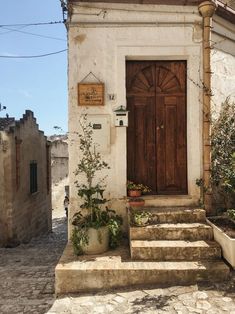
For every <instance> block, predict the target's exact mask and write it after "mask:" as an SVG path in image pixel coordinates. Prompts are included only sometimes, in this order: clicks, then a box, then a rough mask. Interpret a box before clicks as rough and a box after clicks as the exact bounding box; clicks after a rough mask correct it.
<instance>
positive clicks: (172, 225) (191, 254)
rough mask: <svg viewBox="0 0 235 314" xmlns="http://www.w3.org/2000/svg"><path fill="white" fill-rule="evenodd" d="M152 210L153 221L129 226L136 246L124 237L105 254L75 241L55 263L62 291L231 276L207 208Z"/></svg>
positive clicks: (58, 290)
mask: <svg viewBox="0 0 235 314" xmlns="http://www.w3.org/2000/svg"><path fill="white" fill-rule="evenodd" d="M146 210H149V211H151V212H152V215H153V216H152V217H153V218H152V223H151V225H149V226H144V227H135V226H130V227H129V244H130V249H129V245H128V244H127V243H125V242H124V243H123V245H121V246H120V247H118V248H117V249H116V250H110V251H108V252H105V253H104V254H101V255H81V256H75V255H74V252H73V248H72V245H71V243H70V242H69V243H68V244H67V246H66V249H65V251H64V253H63V255H62V257H61V259H60V261H59V263H58V264H57V266H56V269H55V288H56V294H57V295H58V294H66V293H77V292H88V291H96V290H101V291H104V290H109V289H114V288H115V289H116V288H127V287H128V288H136V287H144V286H145V287H148V286H155V287H157V286H158V287H159V286H160V287H163V286H166V285H168V286H169V285H171V286H177V285H189V284H195V283H196V282H199V281H208V280H212V281H223V280H226V279H227V277H228V275H229V267H228V266H227V265H226V264H225V263H224V262H223V260H222V259H221V249H220V247H219V245H218V244H217V243H216V242H214V241H213V232H212V228H211V227H210V226H209V225H207V224H206V220H205V211H204V210H201V209H188V210H187V209H185V208H174V209H172V208H146ZM128 217H129V215H128Z"/></svg>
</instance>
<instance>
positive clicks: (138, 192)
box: [128, 190, 141, 197]
mask: <svg viewBox="0 0 235 314" xmlns="http://www.w3.org/2000/svg"><path fill="white" fill-rule="evenodd" d="M128 196H130V197H139V196H141V190H128Z"/></svg>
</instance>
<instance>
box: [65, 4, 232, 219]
mask: <svg viewBox="0 0 235 314" xmlns="http://www.w3.org/2000/svg"><path fill="white" fill-rule="evenodd" d="M202 2H203V1H197V0H195V1H194V0H189V1H180V0H179V1H177V0H175V1H160V0H152V1H144V0H143V1H141V0H136V1H131V0H130V1H129V0H117V1H108V0H103V1H99V0H87V1H82V0H81V1H78V0H71V1H68V4H69V6H68V20H67V28H68V41H69V52H68V64H69V69H68V75H69V79H68V84H69V143H70V144H69V156H70V161H69V174H70V178H69V179H70V213H71V215H73V213H74V212H76V211H77V209H78V198H77V193H76V187H75V185H74V184H73V183H74V182H75V181H76V178H75V176H74V172H75V169H76V166H77V163H78V161H79V140H78V136H77V133H79V131H80V130H79V123H78V121H79V119H80V117H81V116H82V115H83V114H84V113H86V114H88V117H89V118H90V121H92V123H93V124H94V125H97V124H99V125H102V126H104V125H106V124H107V125H108V128H106V127H101V128H100V129H99V130H94V133H95V136H96V137H97V138H100V139H101V138H102V139H103V140H102V141H101V142H102V143H104V142H105V145H104V149H103V150H102V155H103V157H104V159H105V160H106V161H107V162H108V164H109V166H110V169H109V170H107V171H106V172H105V175H107V190H106V194H107V195H106V197H107V199H109V200H110V206H111V207H112V208H114V209H115V210H117V212H119V213H121V214H122V215H123V217H125V213H126V196H127V194H126V182H127V180H128V179H132V178H131V177H130V174H131V175H132V176H133V178H138V181H139V182H141V183H144V184H147V185H148V183H149V182H150V184H152V181H151V180H152V177H153V175H155V174H156V178H154V180H155V179H156V180H155V181H156V182H155V183H153V184H152V185H153V188H152V191H153V193H152V195H148V196H145V204H146V205H147V206H197V205H198V203H199V200H200V197H201V195H200V189H199V188H198V186H197V185H196V180H197V179H199V178H202V177H203V176H204V172H205V171H207V174H206V175H207V179H208V177H209V174H208V172H209V167H208V158H209V151H208V149H207V147H206V146H208V144H207V137H208V136H209V132H208V130H209V126H208V125H209V121H208V117H206V114H205V108H206V103H205V98H209V97H210V96H209V95H208V93H206V92H205V87H204V85H203V83H202V82H203V80H204V76H205V75H206V76H207V78H208V76H209V81H210V82H211V83H212V90H213V86H214V87H215V88H214V89H215V90H216V92H215V95H214V97H215V98H216V102H217V103H220V102H222V101H224V99H225V98H224V95H233V97H234V69H235V67H234V60H235V57H234V51H235V44H234V36H235V25H234V22H235V19H234V17H235V11H234V9H233V8H230V7H228V6H226V5H223V3H222V2H221V1H217V4H218V6H217V9H216V10H215V14H214V15H213V13H214V12H213V13H212V14H211V16H212V15H213V18H212V19H213V28H210V27H204V26H203V25H204V22H205V20H206V19H207V14H208V12H206V11H204V12H203V14H204V16H201V14H200V12H199V11H200V10H201V9H199V7H198V6H200V5H201V3H202ZM208 4H209V6H210V5H211V4H212V7H213V10H214V9H215V6H216V5H215V3H214V2H213V1H205V6H207V5H208ZM201 13H202V10H201ZM211 16H210V17H209V18H211ZM206 29H207V30H208V29H212V34H210V36H212V38H211V37H210V38H211V39H212V41H211V42H210V45H211V47H210V48H214V49H212V50H211V52H209V51H210V49H206V47H205V40H206V39H205V37H203V34H204V33H205V32H206ZM206 44H207V43H206ZM208 52H209V53H208ZM205 55H207V58H208V56H209V58H210V59H211V63H210V62H209V63H210V66H211V67H212V69H213V72H214V73H211V69H210V68H209V69H206V67H205V64H204V63H203V60H205V59H206V57H205ZM224 57H225V59H226V61H225V62H223V63H220V62H219V60H220V58H222V59H223V58H224ZM216 63H217V65H216ZM89 73H90V75H89ZM92 74H94V75H92ZM157 80H158V84H157V86H154V87H153V85H154V84H155V83H156V81H157ZM81 82H82V83H90V84H91V83H94V84H95V83H97V82H98V83H99V82H102V83H104V86H105V92H104V105H101V106H87V107H85V106H82V105H81V104H80V103H79V96H78V85H79V84H80V83H81ZM151 84H152V85H151ZM171 84H172V85H171ZM151 88H153V89H151ZM222 89H223V91H222ZM151 97H152V98H151ZM154 97H155V98H154ZM164 97H165V98H164ZM177 97H178V98H177ZM134 98H135V99H134ZM163 98H164V99H165V100H164V104H165V108H164V110H165V111H161V110H162V109H161V108H163V107H161V106H160V105H158V104H159V103H160V102H157V101H156V107H151V106H152V101H155V100H156V99H163ZM133 99H134V100H133ZM147 99H148V100H147ZM132 101H134V103H132ZM180 103H181V105H182V107H181V109H182V108H183V109H182V110H183V111H182V112H181V111H178V108H180V107H179V106H180V105H179V104H180ZM146 104H149V105H148V107H149V108H150V107H151V108H153V111H152V112H150V111H149V110H148V109H147V105H146ZM177 104H178V105H179V106H178V105H177ZM120 106H123V107H127V109H128V110H129V126H128V127H116V126H115V110H116V109H117V108H118V107H120ZM159 106H160V107H159ZM133 108H134V109H133ZM181 109H179V110H181ZM151 110H152V109H151ZM154 110H160V111H158V112H155V111H154ZM177 112H178V114H177ZM153 115H155V118H152V117H153ZM158 117H162V119H159V118H158ZM151 119H152V120H151ZM154 119H155V120H154ZM206 119H207V121H204V120H206ZM158 120H159V121H158ZM160 120H161V121H160ZM149 121H152V122H149ZM149 123H150V124H151V125H152V126H149V125H150V124H149ZM136 128H138V130H137V132H136V133H135V134H134V133H132V132H135V129H136ZM177 128H178V129H177ZM146 130H147V131H146ZM203 130H206V132H207V135H206V136H207V137H205V136H204V134H203V132H204V131H203ZM144 132H145V133H144ZM151 132H154V135H153V136H152V138H156V139H157V140H155V141H154V140H152V139H150V140H147V141H145V138H146V136H150V137H151V135H149V134H152V133H151ZM177 132H178V134H179V138H178V139H176V138H174V136H175V134H176V133H177ZM138 133H141V134H142V135H141V136H140V137H139V140H136V138H137V135H138ZM98 134H99V135H98ZM133 134H134V136H133ZM151 141H152V142H151ZM133 142H136V146H135V147H133ZM102 143H101V144H102ZM156 143H157V144H156ZM159 143H160V145H159ZM141 145H142V146H141ZM159 147H160V148H159ZM132 149H134V150H135V154H134V156H136V157H133V156H132V155H131V151H132ZM153 156H154V157H153ZM164 156H165V161H164V160H162V158H163V157H164ZM204 158H206V159H207V160H204ZM137 159H138V160H137ZM153 159H154V160H155V161H154V160H153ZM163 159H164V158H163ZM128 160H129V161H128ZM146 160H147V161H148V163H149V164H147V162H146ZM133 161H134V162H135V163H136V164H135V166H134V168H135V169H134V168H133V167H132V165H133ZM164 162H165V163H164ZM138 164H139V165H143V164H144V165H145V166H146V167H142V168H138V167H137V166H138ZM159 164H160V166H159ZM131 168H133V169H134V170H133V169H132V170H131ZM179 169H181V170H180V171H179ZM131 171H132V173H131ZM164 171H165V172H164ZM178 171H179V172H178ZM146 173H147V174H146ZM103 175H104V173H102V175H101V176H102V177H103ZM141 177H142V180H141ZM146 177H148V178H147V179H146ZM178 178H180V179H178ZM97 179H98V178H97ZM145 179H146V180H145ZM177 180H178V181H177ZM179 181H181V182H180V184H179V186H177V184H178V183H179ZM154 184H155V186H154Z"/></svg>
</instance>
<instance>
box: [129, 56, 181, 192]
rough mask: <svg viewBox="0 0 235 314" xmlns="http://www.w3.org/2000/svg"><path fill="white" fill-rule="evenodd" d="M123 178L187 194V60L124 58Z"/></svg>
mask: <svg viewBox="0 0 235 314" xmlns="http://www.w3.org/2000/svg"><path fill="white" fill-rule="evenodd" d="M126 90H127V108H128V110H129V126H128V129H127V172H128V174H127V175H128V179H129V180H132V181H134V182H138V183H143V184H146V185H148V186H150V187H151V189H152V192H151V194H187V150H186V149H187V141H186V129H187V128H186V62H185V61H164V62H159V61H127V65H126Z"/></svg>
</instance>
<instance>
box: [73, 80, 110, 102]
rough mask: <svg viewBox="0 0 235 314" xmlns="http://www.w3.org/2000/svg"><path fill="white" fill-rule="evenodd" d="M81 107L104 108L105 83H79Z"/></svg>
mask: <svg viewBox="0 0 235 314" xmlns="http://www.w3.org/2000/svg"><path fill="white" fill-rule="evenodd" d="M78 105H79V106H104V84H103V83H79V84H78Z"/></svg>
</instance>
